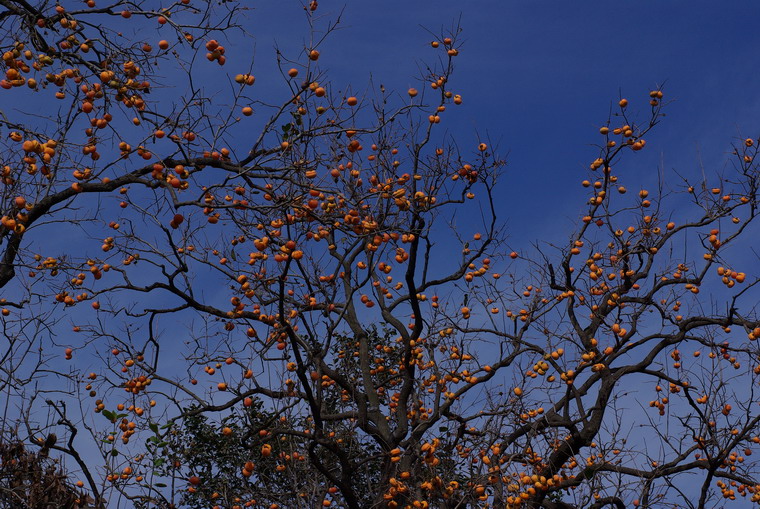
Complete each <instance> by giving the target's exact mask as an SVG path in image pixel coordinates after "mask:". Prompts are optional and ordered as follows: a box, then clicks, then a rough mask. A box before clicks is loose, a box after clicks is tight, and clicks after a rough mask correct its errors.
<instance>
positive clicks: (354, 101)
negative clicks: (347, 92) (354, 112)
mask: <svg viewBox="0 0 760 509" xmlns="http://www.w3.org/2000/svg"><path fill="white" fill-rule="evenodd" d="M358 103H359V100H358V99H357V98H356V97H353V96H351V97H349V98H348V99H346V104H348V105H349V106H356V105H357V104H358Z"/></svg>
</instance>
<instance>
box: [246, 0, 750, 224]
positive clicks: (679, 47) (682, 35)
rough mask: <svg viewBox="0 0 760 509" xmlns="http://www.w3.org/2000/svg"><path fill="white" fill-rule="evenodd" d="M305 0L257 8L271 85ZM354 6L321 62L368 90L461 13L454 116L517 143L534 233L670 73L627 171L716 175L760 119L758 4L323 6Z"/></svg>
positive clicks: (514, 165)
mask: <svg viewBox="0 0 760 509" xmlns="http://www.w3.org/2000/svg"><path fill="white" fill-rule="evenodd" d="M284 4H291V5H290V6H289V7H288V6H286V5H284ZM294 4H296V3H295V2H293V3H290V2H268V3H262V4H259V5H256V7H255V8H254V9H253V10H252V11H251V13H250V21H251V28H250V31H251V33H253V34H254V36H255V38H256V44H257V48H256V58H257V61H256V67H257V68H258V69H259V70H258V77H257V79H259V81H257V83H261V85H265V83H266V81H265V79H264V80H261V79H260V78H261V77H262V71H261V69H262V67H263V68H266V65H267V64H271V62H272V61H273V57H272V51H271V49H272V47H273V42H274V41H275V40H277V41H278V42H279V43H280V44H281V45H282V46H283V47H284V48H288V47H293V48H294V49H295V48H296V47H297V45H299V44H300V43H301V42H302V39H300V38H299V36H296V37H294V36H293V35H294V34H300V33H303V31H302V29H303V28H305V22H304V21H303V19H304V17H303V16H299V13H298V11H299V10H300V7H299V6H297V5H294ZM344 5H345V6H346V8H345V13H344V17H343V20H344V23H343V27H344V28H343V30H342V31H339V32H338V33H336V34H334V35H333V37H332V38H331V39H330V40H329V41H328V44H327V45H326V46H325V49H324V50H323V51H322V58H321V59H320V64H321V65H322V66H323V67H325V68H327V69H328V72H329V73H330V74H331V80H332V81H333V82H334V83H336V84H338V83H339V84H343V83H346V82H348V83H350V84H352V85H353V86H354V90H355V91H357V90H359V91H360V90H362V89H363V87H366V82H367V77H368V76H369V75H370V74H372V76H373V77H374V79H375V80H376V81H377V82H380V83H384V84H385V85H386V86H387V87H389V88H394V87H395V88H398V89H400V90H402V91H403V90H405V89H406V87H408V86H410V85H417V83H415V82H414V80H413V77H414V76H415V75H417V74H418V73H417V64H418V63H419V62H421V61H424V60H425V59H431V58H433V50H431V49H430V47H429V46H428V45H427V42H428V41H429V40H431V39H432V37H428V36H427V35H426V33H425V31H424V29H423V27H424V28H426V29H430V30H431V31H433V32H436V33H439V32H440V29H441V28H442V27H450V26H451V25H452V22H454V21H455V20H457V19H458V18H459V16H460V15H461V25H462V27H463V29H464V32H463V39H464V40H465V44H464V47H463V48H462V52H461V54H460V56H459V57H458V58H459V60H458V61H457V66H458V67H457V71H456V73H455V76H454V79H453V80H452V82H453V88H454V89H455V90H456V91H457V92H458V93H461V94H462V96H463V99H464V105H463V107H461V108H456V109H455V111H454V112H453V113H452V114H449V112H447V115H446V118H445V121H444V124H445V128H446V129H449V130H450V131H451V132H452V133H454V134H455V135H456V136H458V137H460V139H461V140H463V141H462V143H463V144H464V143H467V142H469V141H471V140H473V139H474V137H473V135H472V132H473V130H475V129H477V130H478V132H479V133H481V135H483V134H485V133H486V132H487V133H488V134H489V135H490V136H491V138H492V139H494V140H498V141H499V142H500V143H499V145H500V148H501V149H502V151H504V152H506V151H508V152H509V157H508V163H509V166H508V168H507V173H506V174H505V177H504V178H503V179H502V185H501V188H500V191H501V194H502V196H503V197H504V200H503V201H502V203H503V210H501V215H502V217H503V218H504V219H507V220H508V224H509V225H510V230H511V231H513V233H515V234H516V233H520V234H522V233H526V232H525V229H524V228H522V227H521V225H522V224H524V223H526V222H530V223H531V224H532V227H533V229H532V231H533V232H536V233H538V232H539V231H545V233H547V234H549V235H550V236H553V235H556V234H560V235H562V234H563V233H564V232H565V231H566V229H567V228H568V227H569V226H570V225H571V222H570V221H572V222H574V221H575V220H576V219H577V217H579V214H580V213H581V209H580V205H581V203H582V200H583V196H585V193H584V190H583V189H582V188H581V187H580V185H578V183H579V182H580V180H582V178H584V177H585V174H586V171H585V170H586V168H587V166H588V163H589V162H590V161H591V160H593V159H594V158H595V157H596V149H595V148H593V147H591V146H590V144H591V143H595V142H598V139H597V137H598V135H597V134H596V133H597V129H598V127H599V126H600V125H602V123H603V122H604V121H605V120H606V119H607V116H608V114H609V111H610V106H611V104H613V103H614V102H617V100H618V98H619V97H620V95H621V94H622V96H625V97H627V98H629V100H631V107H632V108H639V109H640V111H641V112H642V117H643V114H645V112H646V109H647V105H646V102H647V100H648V97H647V93H648V91H649V90H651V89H653V88H655V87H656V86H657V85H659V84H664V88H663V89H664V91H665V99H666V101H673V102H672V103H671V104H670V105H669V106H668V107H667V109H666V110H665V111H666V113H667V117H666V119H665V120H664V121H663V122H662V124H661V125H660V126H659V127H657V128H656V129H655V131H654V132H653V133H652V134H651V135H650V136H649V137H648V138H649V139H648V140H647V141H648V142H649V144H648V145H647V149H646V150H644V151H642V152H640V153H637V154H635V157H628V158H626V165H627V166H630V170H626V171H631V172H639V173H646V178H648V179H651V183H654V182H655V179H656V176H657V169H658V166H662V168H663V169H664V170H666V175H669V173H667V172H668V171H670V170H672V169H676V170H678V171H679V172H681V173H691V172H695V173H694V174H698V173H696V172H699V162H700V160H701V161H702V164H703V165H704V167H705V170H706V172H707V174H710V173H711V172H712V171H713V170H715V171H719V170H720V169H721V168H723V167H724V165H725V164H726V163H727V161H728V160H729V158H728V152H729V151H730V144H731V143H732V142H734V141H736V140H737V139H738V138H739V137H740V136H741V137H742V138H744V137H746V136H757V130H758V129H759V128H760V126H758V124H757V121H756V119H757V118H758V117H759V116H760V115H759V114H760V102H759V100H758V97H759V96H758V94H757V93H756V91H757V90H758V89H760V73H757V72H756V71H755V67H756V65H757V59H758V56H757V55H758V53H757V51H758V48H760V32H758V31H757V27H756V21H757V19H758V14H760V4H757V3H753V2H731V1H729V2H714V1H693V2H668V1H666V2H636V3H627V2H626V3H621V2H603V1H584V2H557V1H551V2H550V1H541V0H539V1H530V2H527V1H511V0H510V1H503V0H502V1H478V0H475V1H468V2H453V1H436V2H429V1H415V2H408V1H401V0H385V1H382V2H352V3H349V4H343V3H339V2H334V1H333V0H322V1H321V2H320V12H323V13H325V14H327V13H331V12H332V13H336V12H339V10H340V9H341V8H342V7H343V6H344ZM246 24H247V23H246ZM341 82H343V83H341ZM670 175H671V177H672V174H670ZM621 176H622V177H624V175H621ZM570 197H574V198H572V199H565V198H570ZM547 198H549V200H547ZM547 212H548V214H546V213H547ZM557 215H559V216H560V217H566V218H567V219H568V221H567V222H565V223H561V222H557V221H556V217H557Z"/></svg>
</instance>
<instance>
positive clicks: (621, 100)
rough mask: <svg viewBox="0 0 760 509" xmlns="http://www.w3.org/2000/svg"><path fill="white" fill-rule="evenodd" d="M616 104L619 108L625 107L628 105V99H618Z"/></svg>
mask: <svg viewBox="0 0 760 509" xmlns="http://www.w3.org/2000/svg"><path fill="white" fill-rule="evenodd" d="M618 106H620V107H621V108H625V107H626V106H628V99H620V102H619V103H618Z"/></svg>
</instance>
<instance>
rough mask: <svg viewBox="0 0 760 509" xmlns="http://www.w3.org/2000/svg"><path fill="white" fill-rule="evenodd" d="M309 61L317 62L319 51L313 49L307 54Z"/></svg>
mask: <svg viewBox="0 0 760 509" xmlns="http://www.w3.org/2000/svg"><path fill="white" fill-rule="evenodd" d="M309 60H319V51H317V50H315V49H313V50H311V51H310V52H309Z"/></svg>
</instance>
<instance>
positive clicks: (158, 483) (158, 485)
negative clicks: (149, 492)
mask: <svg viewBox="0 0 760 509" xmlns="http://www.w3.org/2000/svg"><path fill="white" fill-rule="evenodd" d="M153 486H156V487H157V488H166V484H164V483H162V482H157V483H153Z"/></svg>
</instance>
